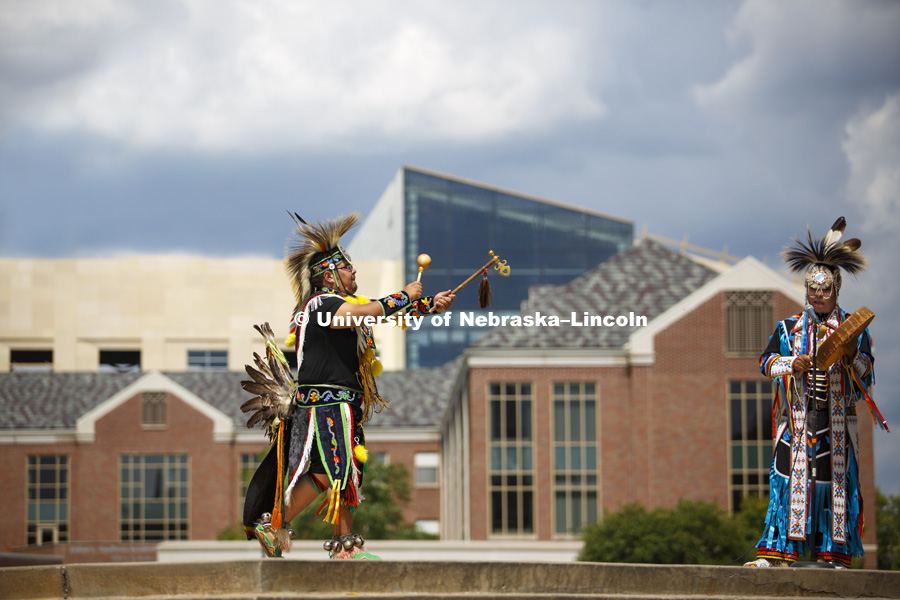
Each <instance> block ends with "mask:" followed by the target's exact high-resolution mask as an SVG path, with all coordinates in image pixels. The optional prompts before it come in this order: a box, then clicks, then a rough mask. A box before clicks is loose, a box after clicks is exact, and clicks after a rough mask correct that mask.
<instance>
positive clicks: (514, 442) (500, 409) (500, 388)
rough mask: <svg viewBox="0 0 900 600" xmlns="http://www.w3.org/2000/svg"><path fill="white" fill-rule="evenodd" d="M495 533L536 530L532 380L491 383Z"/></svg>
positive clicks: (492, 520)
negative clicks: (529, 381)
mask: <svg viewBox="0 0 900 600" xmlns="http://www.w3.org/2000/svg"><path fill="white" fill-rule="evenodd" d="M488 405H489V406H490V429H489V432H488V436H489V438H490V439H489V443H488V446H489V449H490V450H489V451H490V468H489V470H488V473H489V478H490V485H489V489H490V499H491V500H490V506H491V508H490V510H491V532H492V533H495V534H501V535H503V534H509V535H522V534H530V533H534V464H533V450H534V437H533V432H532V414H531V411H532V397H531V384H530V383H491V384H489V386H488Z"/></svg>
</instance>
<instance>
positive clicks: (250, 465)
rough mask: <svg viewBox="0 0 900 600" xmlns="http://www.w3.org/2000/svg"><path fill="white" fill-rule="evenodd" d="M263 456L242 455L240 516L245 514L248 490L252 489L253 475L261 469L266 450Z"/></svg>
mask: <svg viewBox="0 0 900 600" xmlns="http://www.w3.org/2000/svg"><path fill="white" fill-rule="evenodd" d="M261 455H262V456H260V454H246V453H244V454H241V468H240V470H239V473H240V477H241V481H240V490H241V496H240V498H238V514H243V511H244V498H246V497H247V488H249V487H250V480H251V479H253V474H254V473H256V469H257V468H259V465H260V463H262V459H263V458H264V457H265V455H266V451H265V450H264V451H263V452H262V453H261Z"/></svg>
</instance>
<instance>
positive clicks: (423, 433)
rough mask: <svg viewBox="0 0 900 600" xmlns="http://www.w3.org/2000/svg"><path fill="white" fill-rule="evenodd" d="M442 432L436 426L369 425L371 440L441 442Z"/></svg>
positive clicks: (368, 435) (367, 433)
mask: <svg viewBox="0 0 900 600" xmlns="http://www.w3.org/2000/svg"><path fill="white" fill-rule="evenodd" d="M440 441H441V433H440V431H438V429H437V428H434V427H375V426H372V427H367V428H366V444H368V443H369V442H440Z"/></svg>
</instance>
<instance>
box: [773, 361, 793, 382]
mask: <svg viewBox="0 0 900 600" xmlns="http://www.w3.org/2000/svg"><path fill="white" fill-rule="evenodd" d="M794 358H796V357H794V356H782V357H781V358H776V359H775V360H774V361H772V366H770V367H769V377H771V378H773V379H774V378H776V377H783V376H785V375H790V374H791V373H792V372H793V367H792V366H791V365H793V363H794Z"/></svg>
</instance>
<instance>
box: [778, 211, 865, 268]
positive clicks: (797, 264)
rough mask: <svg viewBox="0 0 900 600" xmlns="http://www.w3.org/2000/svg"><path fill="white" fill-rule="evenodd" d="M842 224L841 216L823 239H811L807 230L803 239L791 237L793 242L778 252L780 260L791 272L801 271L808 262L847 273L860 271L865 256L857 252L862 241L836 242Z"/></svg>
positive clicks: (810, 264) (843, 223)
mask: <svg viewBox="0 0 900 600" xmlns="http://www.w3.org/2000/svg"><path fill="white" fill-rule="evenodd" d="M845 227H846V221H845V220H844V217H841V218H839V219H838V220H837V221H835V223H834V225H832V229H831V230H830V231H829V232H828V235H826V236H825V237H824V238H814V237H813V235H812V232H810V231H809V230H808V229H807V231H806V241H802V240H799V239H797V238H794V239H793V240H792V241H793V245H791V246H788V247H787V248H785V250H784V252H782V256H783V258H784V262H785V263H787V266H788V268H789V269H790V270H791V271H794V272H795V273H801V272H804V271H806V269H808V268H809V267H811V266H812V265H825V266H827V267H830V268H832V269H841V270H843V271H846V272H847V273H850V274H851V275H855V274H857V273H860V272H862V271H863V270H864V269H865V267H866V258H865V256H863V255H862V254H861V253H860V252H859V251H858V250H859V248H860V246H861V245H862V242H860V241H859V239H858V238H851V239H849V240H846V241H845V242H844V243H837V242H838V241H839V240H840V238H841V236H842V235H843V232H844V228H845Z"/></svg>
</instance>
